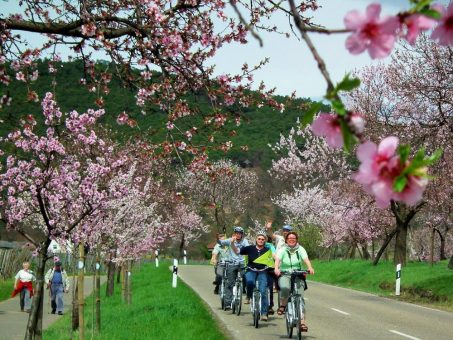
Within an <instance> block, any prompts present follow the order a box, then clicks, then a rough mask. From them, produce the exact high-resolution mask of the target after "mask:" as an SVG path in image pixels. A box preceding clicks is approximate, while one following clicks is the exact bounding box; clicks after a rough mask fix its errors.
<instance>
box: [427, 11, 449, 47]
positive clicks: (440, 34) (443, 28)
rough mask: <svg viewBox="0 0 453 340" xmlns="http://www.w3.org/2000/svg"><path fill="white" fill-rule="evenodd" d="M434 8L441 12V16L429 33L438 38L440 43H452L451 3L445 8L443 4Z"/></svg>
mask: <svg viewBox="0 0 453 340" xmlns="http://www.w3.org/2000/svg"><path fill="white" fill-rule="evenodd" d="M436 9H439V11H440V12H441V13H442V18H441V19H440V22H439V25H437V27H436V28H435V29H434V31H433V33H432V34H431V38H432V39H434V40H438V41H439V44H441V45H453V3H451V4H450V5H449V6H448V8H447V9H446V10H445V8H444V7H443V6H439V7H438V8H436Z"/></svg>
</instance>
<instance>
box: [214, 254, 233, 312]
mask: <svg viewBox="0 0 453 340" xmlns="http://www.w3.org/2000/svg"><path fill="white" fill-rule="evenodd" d="M229 265H230V263H229V262H228V261H222V262H220V263H219V264H218V265H217V269H216V271H217V274H219V275H221V276H222V281H221V282H220V287H219V298H220V306H221V308H222V309H223V310H225V309H226V305H225V281H226V274H227V269H228V266H229Z"/></svg>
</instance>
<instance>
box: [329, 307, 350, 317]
mask: <svg viewBox="0 0 453 340" xmlns="http://www.w3.org/2000/svg"><path fill="white" fill-rule="evenodd" d="M330 309H331V310H334V311H335V312H338V313H340V314H344V315H350V314H349V313H346V312H343V311H342V310H339V309H336V308H330Z"/></svg>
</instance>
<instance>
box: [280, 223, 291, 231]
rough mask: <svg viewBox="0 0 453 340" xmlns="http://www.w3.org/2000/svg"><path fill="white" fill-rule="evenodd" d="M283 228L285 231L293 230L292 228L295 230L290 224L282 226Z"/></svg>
mask: <svg viewBox="0 0 453 340" xmlns="http://www.w3.org/2000/svg"><path fill="white" fill-rule="evenodd" d="M282 230H284V231H291V230H293V227H291V226H290V225H288V224H287V225H284V226H283V227H282Z"/></svg>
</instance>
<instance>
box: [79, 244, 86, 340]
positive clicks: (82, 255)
mask: <svg viewBox="0 0 453 340" xmlns="http://www.w3.org/2000/svg"><path fill="white" fill-rule="evenodd" d="M84 267H85V247H84V246H83V244H82V243H81V242H80V243H79V263H78V268H79V272H78V278H77V279H78V282H77V286H78V288H79V291H78V294H77V300H78V302H79V303H78V305H79V340H85V320H84V319H85V318H84V302H85V301H84V296H83V285H84Z"/></svg>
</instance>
